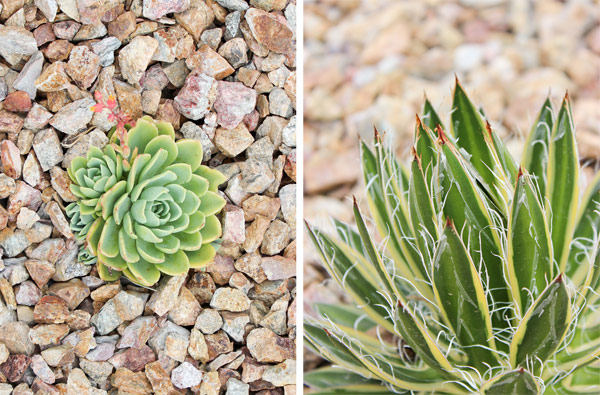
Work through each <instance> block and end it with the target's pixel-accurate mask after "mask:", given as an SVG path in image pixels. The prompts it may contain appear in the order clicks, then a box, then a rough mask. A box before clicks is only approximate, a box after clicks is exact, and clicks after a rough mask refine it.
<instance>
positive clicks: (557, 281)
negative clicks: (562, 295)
mask: <svg viewBox="0 0 600 395" xmlns="http://www.w3.org/2000/svg"><path fill="white" fill-rule="evenodd" d="M562 277H563V274H562V273H559V274H558V277H556V280H554V282H555V283H557V284H562V282H563V278H562Z"/></svg>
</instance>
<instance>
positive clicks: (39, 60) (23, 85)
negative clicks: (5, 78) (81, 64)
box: [13, 0, 52, 104]
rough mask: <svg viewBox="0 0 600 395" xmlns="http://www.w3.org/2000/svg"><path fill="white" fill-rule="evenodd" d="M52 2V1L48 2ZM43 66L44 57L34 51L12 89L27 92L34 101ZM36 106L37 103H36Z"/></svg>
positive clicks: (39, 52)
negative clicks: (36, 81) (37, 80)
mask: <svg viewBox="0 0 600 395" xmlns="http://www.w3.org/2000/svg"><path fill="white" fill-rule="evenodd" d="M50 1H52V0H50ZM43 65H44V55H43V54H42V52H41V51H36V52H34V53H33V55H31V57H30V58H29V60H28V61H27V63H25V66H23V70H21V72H20V73H19V76H18V77H17V79H16V80H15V82H14V83H13V87H14V88H15V89H17V90H20V91H23V92H27V94H28V95H29V98H31V100H34V99H35V95H36V92H37V88H36V87H35V80H36V79H37V78H38V77H39V76H40V74H42V66H43ZM36 104H37V103H36Z"/></svg>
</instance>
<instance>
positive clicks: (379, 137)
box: [373, 126, 381, 143]
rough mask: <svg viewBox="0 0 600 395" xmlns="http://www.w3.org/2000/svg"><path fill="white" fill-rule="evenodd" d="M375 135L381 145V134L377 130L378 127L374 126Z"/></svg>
mask: <svg viewBox="0 0 600 395" xmlns="http://www.w3.org/2000/svg"><path fill="white" fill-rule="evenodd" d="M373 134H374V136H375V141H376V142H378V143H381V134H380V133H379V130H377V126H373Z"/></svg>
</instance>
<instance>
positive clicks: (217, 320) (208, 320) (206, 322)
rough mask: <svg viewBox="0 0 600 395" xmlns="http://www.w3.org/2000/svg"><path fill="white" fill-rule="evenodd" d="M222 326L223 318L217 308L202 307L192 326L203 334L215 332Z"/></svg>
mask: <svg viewBox="0 0 600 395" xmlns="http://www.w3.org/2000/svg"><path fill="white" fill-rule="evenodd" d="M222 326H223V319H222V318H221V316H220V315H219V312H218V311H217V310H213V309H204V310H202V312H201V313H200V314H199V315H198V317H197V318H196V323H195V324H194V328H197V329H199V330H200V331H202V333H204V334H205V335H209V334H213V333H215V332H217V331H218V330H219V329H221V327H222Z"/></svg>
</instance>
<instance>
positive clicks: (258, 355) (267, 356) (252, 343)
mask: <svg viewBox="0 0 600 395" xmlns="http://www.w3.org/2000/svg"><path fill="white" fill-rule="evenodd" d="M246 345H247V347H248V350H249V351H250V354H251V355H252V357H254V358H255V359H256V360H257V361H259V362H265V363H279V362H283V361H284V360H286V359H294V358H295V355H296V352H295V345H294V341H293V340H292V339H290V338H283V337H280V336H277V335H276V334H275V333H273V332H272V331H271V330H269V329H267V328H257V329H253V330H252V331H251V332H250V333H249V334H248V337H247V338H246Z"/></svg>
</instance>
